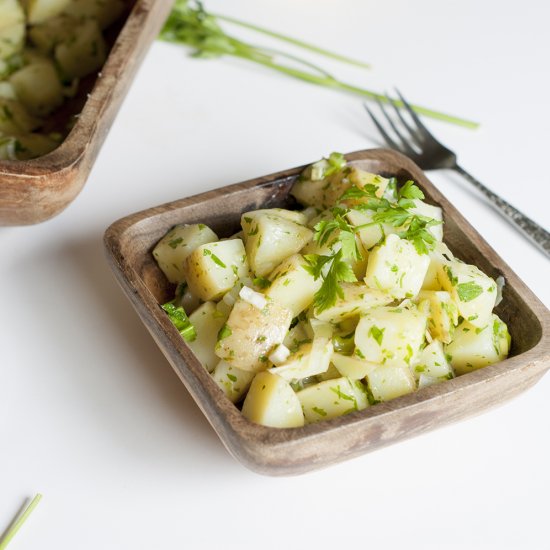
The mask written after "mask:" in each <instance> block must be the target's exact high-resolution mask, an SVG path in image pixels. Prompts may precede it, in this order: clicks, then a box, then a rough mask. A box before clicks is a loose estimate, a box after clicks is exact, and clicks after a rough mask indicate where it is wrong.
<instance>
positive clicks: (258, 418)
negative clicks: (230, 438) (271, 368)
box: [242, 372, 304, 428]
mask: <svg viewBox="0 0 550 550" xmlns="http://www.w3.org/2000/svg"><path fill="white" fill-rule="evenodd" d="M242 413H243V416H244V417H245V418H247V419H248V420H250V421H251V422H255V423H257V424H262V425H264V426H271V427H273V428H294V427H298V426H303V425H304V414H303V412H302V407H301V404H300V401H299V399H298V397H297V395H296V394H295V393H294V390H293V389H292V388H291V386H290V384H289V383H288V382H287V381H286V380H284V379H283V378H281V377H280V376H277V375H276V374H271V373H270V372H260V373H258V374H256V376H255V377H254V380H252V384H251V385H250V389H249V390H248V393H247V394H246V398H245V400H244V403H243V408H242Z"/></svg>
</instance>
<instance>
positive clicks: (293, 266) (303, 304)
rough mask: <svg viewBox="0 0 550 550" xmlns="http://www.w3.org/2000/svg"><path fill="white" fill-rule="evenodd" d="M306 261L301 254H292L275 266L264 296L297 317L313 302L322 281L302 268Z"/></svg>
mask: <svg viewBox="0 0 550 550" xmlns="http://www.w3.org/2000/svg"><path fill="white" fill-rule="evenodd" d="M304 265H306V261H305V260H304V257H303V256H302V255H301V254H294V255H292V256H289V257H288V258H287V259H286V260H284V261H283V262H282V263H281V264H279V266H278V267H276V268H275V269H274V270H273V272H272V273H271V275H270V276H269V279H270V281H271V284H270V286H269V288H268V289H267V290H266V291H265V294H266V296H268V297H269V298H271V299H272V300H274V301H275V302H278V303H279V304H281V305H282V306H284V307H286V308H287V309H289V310H290V311H291V312H292V316H293V317H297V316H298V315H299V314H300V313H301V312H302V311H304V310H305V309H307V308H308V307H309V306H310V305H311V304H312V303H313V296H314V295H315V293H316V292H317V291H318V290H319V288H320V287H321V284H322V281H321V280H320V279H317V280H315V279H314V278H313V275H311V273H309V272H308V271H306V270H305V269H304Z"/></svg>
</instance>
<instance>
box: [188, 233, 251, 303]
mask: <svg viewBox="0 0 550 550" xmlns="http://www.w3.org/2000/svg"><path fill="white" fill-rule="evenodd" d="M247 274H248V262H247V261H246V253H245V249H244V245H243V242H242V241H241V240H240V239H231V240H227V241H218V242H215V243H207V244H203V245H200V246H198V247H197V248H195V250H193V252H191V254H189V255H188V256H187V258H186V259H185V260H184V262H183V276H184V279H185V281H186V282H187V284H188V285H189V290H191V292H192V293H193V294H194V295H195V296H198V297H199V298H200V299H201V300H205V301H208V300H218V299H220V298H221V297H222V296H223V295H224V294H225V293H226V292H227V291H228V290H231V289H232V288H233V287H234V286H235V284H236V283H237V281H238V280H239V279H242V278H244V277H246V275H247Z"/></svg>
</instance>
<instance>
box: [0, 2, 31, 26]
mask: <svg viewBox="0 0 550 550" xmlns="http://www.w3.org/2000/svg"><path fill="white" fill-rule="evenodd" d="M19 24H23V25H24V24H25V12H24V11H23V7H22V6H21V3H20V2H19V0H0V29H5V28H7V27H12V26H13V25H19Z"/></svg>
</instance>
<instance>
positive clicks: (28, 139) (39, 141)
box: [16, 133, 59, 160]
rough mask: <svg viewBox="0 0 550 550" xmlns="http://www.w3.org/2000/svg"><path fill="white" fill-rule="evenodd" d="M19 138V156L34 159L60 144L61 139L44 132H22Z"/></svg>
mask: <svg viewBox="0 0 550 550" xmlns="http://www.w3.org/2000/svg"><path fill="white" fill-rule="evenodd" d="M16 139H17V158H18V159H19V160H25V159H32V158H36V157H40V156H42V155H46V154H47V153H49V152H50V151H53V150H54V149H55V148H56V147H58V146H59V141H57V140H55V139H52V138H50V137H49V136H45V135H43V134H31V133H29V134H20V135H17V136H16Z"/></svg>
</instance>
